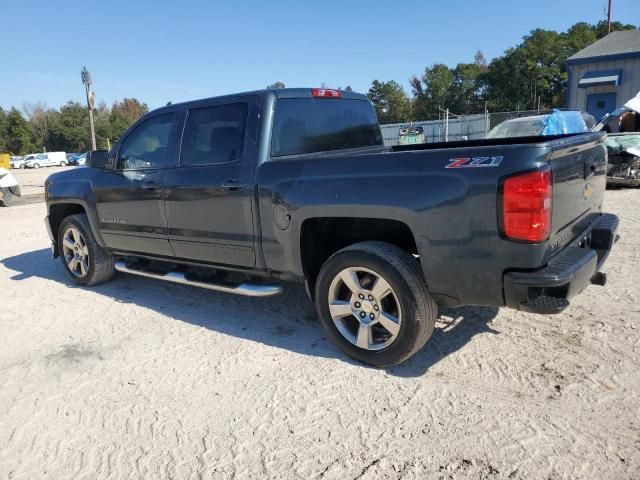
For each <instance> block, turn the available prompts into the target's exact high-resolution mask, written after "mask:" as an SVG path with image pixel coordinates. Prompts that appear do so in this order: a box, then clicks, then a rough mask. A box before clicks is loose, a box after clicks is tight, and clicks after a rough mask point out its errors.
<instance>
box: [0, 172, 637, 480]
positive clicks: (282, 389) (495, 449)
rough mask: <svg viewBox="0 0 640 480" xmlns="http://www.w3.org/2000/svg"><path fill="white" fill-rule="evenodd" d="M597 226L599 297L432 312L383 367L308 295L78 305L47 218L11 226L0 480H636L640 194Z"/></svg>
mask: <svg viewBox="0 0 640 480" xmlns="http://www.w3.org/2000/svg"><path fill="white" fill-rule="evenodd" d="M28 173H29V172H25V174H28ZM605 210H606V211H609V212H613V213H616V214H618V215H619V216H620V218H621V227H620V232H619V233H620V234H621V236H622V238H621V240H620V241H619V242H618V243H617V245H616V246H615V249H614V251H613V253H612V255H611V257H610V258H609V260H608V263H607V265H606V268H605V271H606V272H607V273H608V278H609V282H608V283H607V285H606V286H605V287H597V286H591V287H589V288H588V289H587V290H586V291H585V292H584V293H583V294H582V295H580V296H579V297H577V298H576V299H575V300H574V301H572V305H571V307H570V308H569V309H568V310H566V311H565V312H564V313H562V314H560V315H557V316H539V315H533V314H527V313H522V312H517V311H513V310H507V309H498V308H492V307H464V308H456V309H441V310H440V318H439V321H438V324H437V331H436V333H435V334H434V336H433V337H432V339H431V340H430V342H429V343H428V344H427V346H426V347H425V348H424V349H423V350H422V351H421V352H419V353H418V354H417V355H416V356H415V357H414V358H413V359H412V360H410V361H409V362H407V363H405V364H403V365H400V366H397V367H394V368H390V369H387V370H378V369H374V368H369V367H366V366H363V365H361V364H359V363H357V362H354V361H352V360H350V359H349V358H348V357H346V356H345V355H343V354H342V353H340V352H339V351H338V350H337V349H336V348H335V347H334V346H333V345H332V344H331V343H330V342H329V341H328V340H327V338H326V336H325V334H324V331H323V330H322V328H321V326H320V324H319V322H318V321H317V320H316V316H315V313H314V310H313V307H312V304H311V303H310V301H309V300H308V299H307V297H306V295H305V293H304V291H303V289H302V288H300V287H297V286H289V287H288V288H287V289H286V292H285V294H283V295H282V296H280V297H276V298H271V299H250V298H243V297H235V296H231V295H225V294H217V293H214V292H209V291H203V290H199V289H196V288H190V287H186V286H176V285H172V284H166V283H162V282H158V281H154V280H150V279H144V278H139V277H132V276H127V275H118V276H117V277H116V278H114V280H113V281H111V282H110V283H107V284H104V285H101V286H98V287H95V288H79V287H76V286H74V285H73V284H72V283H71V281H69V280H68V279H67V277H66V276H65V274H64V272H63V269H62V265H61V264H60V263H59V261H52V260H51V254H50V251H49V241H48V238H47V235H46V232H45V230H44V225H43V217H44V215H45V206H44V204H42V203H40V204H32V205H23V206H18V207H11V208H5V209H0V305H1V308H0V339H2V348H0V478H10V479H36V478H37V479H45V478H48V479H63V478H78V479H107V478H113V479H128V478H131V479H140V478H145V479H147V478H148V479H158V478H166V479H196V478H207V479H208V478H220V479H227V478H301V479H309V478H323V479H348V478H351V479H353V478H367V479H378V478H388V479H395V478H512V479H519V478H527V479H529V478H534V479H537V478H541V479H542V478H544V479H549V478H551V479H556V478H557V479H560V478H585V479H596V478H598V479H600V478H615V479H632V478H640V374H639V369H638V365H639V364H640V341H639V339H640V323H639V319H640V304H639V302H638V298H639V295H638V285H639V284H640V268H639V267H640V261H639V259H640V250H639V248H638V242H640V240H639V239H640V192H638V191H636V190H621V191H611V192H607V195H606V200H605ZM462 273H464V272H462Z"/></svg>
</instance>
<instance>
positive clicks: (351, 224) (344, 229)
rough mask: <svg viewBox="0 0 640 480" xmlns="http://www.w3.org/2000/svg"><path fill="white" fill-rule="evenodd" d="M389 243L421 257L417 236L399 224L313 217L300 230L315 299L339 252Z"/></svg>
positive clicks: (305, 269)
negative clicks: (319, 281)
mask: <svg viewBox="0 0 640 480" xmlns="http://www.w3.org/2000/svg"><path fill="white" fill-rule="evenodd" d="M366 241H379V242H386V243H389V244H392V245H395V246H396V247H399V248H401V249H402V250H404V251H406V252H408V253H409V254H411V255H417V254H418V248H417V243H416V239H415V235H414V233H413V231H412V230H411V228H410V227H409V225H407V224H406V223H405V222H403V221H400V220H392V219H386V218H373V217H372V218H368V217H367V218H361V217H312V218H307V219H305V220H304V222H303V223H302V225H301V227H300V259H301V264H302V265H301V267H302V271H303V272H304V276H305V279H306V281H307V288H308V290H309V292H310V294H311V296H312V297H313V294H314V290H315V281H316V278H317V276H318V274H319V273H320V269H321V268H322V265H324V263H325V262H326V261H327V260H328V259H329V257H331V255H333V254H334V253H335V252H337V251H338V250H341V249H343V248H345V247H348V246H350V245H353V244H356V243H360V242H366Z"/></svg>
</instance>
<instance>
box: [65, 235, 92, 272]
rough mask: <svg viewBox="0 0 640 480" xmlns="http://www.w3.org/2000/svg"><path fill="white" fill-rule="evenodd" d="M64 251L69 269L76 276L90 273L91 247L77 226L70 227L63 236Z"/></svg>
mask: <svg viewBox="0 0 640 480" xmlns="http://www.w3.org/2000/svg"><path fill="white" fill-rule="evenodd" d="M62 252H63V254H64V260H65V262H67V267H69V271H70V272H71V273H73V274H74V275H75V276H76V277H80V278H81V277H84V276H86V275H87V273H89V247H87V242H86V241H85V239H84V237H83V236H82V234H81V233H80V230H78V229H77V228H75V227H69V228H67V229H66V230H65V231H64V235H63V236H62Z"/></svg>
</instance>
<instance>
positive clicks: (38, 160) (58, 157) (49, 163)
mask: <svg viewBox="0 0 640 480" xmlns="http://www.w3.org/2000/svg"><path fill="white" fill-rule="evenodd" d="M65 165H67V156H66V155H65V153H64V152H47V153H39V154H37V155H36V156H35V157H34V158H32V159H30V160H28V161H26V162H25V166H26V167H27V168H40V167H53V166H60V167H64V166H65Z"/></svg>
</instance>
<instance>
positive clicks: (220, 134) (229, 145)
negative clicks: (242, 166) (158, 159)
mask: <svg viewBox="0 0 640 480" xmlns="http://www.w3.org/2000/svg"><path fill="white" fill-rule="evenodd" d="M248 111H249V108H248V105H247V104H246V103H230V104H226V105H215V106H211V107H204V108H195V109H191V110H189V113H188V114H187V121H186V124H185V126H184V134H183V135H182V150H181V153H180V165H217V164H221V163H228V162H233V161H235V160H238V159H240V158H241V157H242V146H243V144H244V132H245V129H246V126H247V114H248Z"/></svg>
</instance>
